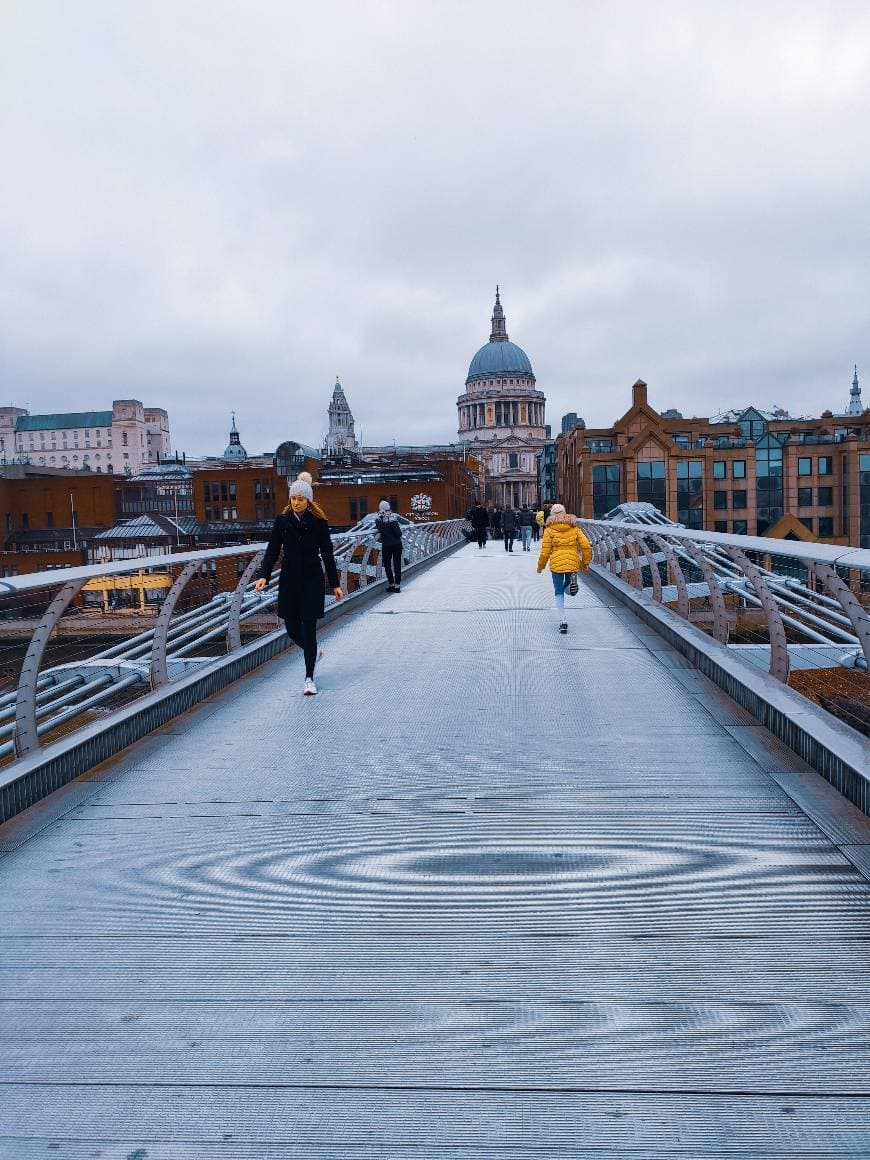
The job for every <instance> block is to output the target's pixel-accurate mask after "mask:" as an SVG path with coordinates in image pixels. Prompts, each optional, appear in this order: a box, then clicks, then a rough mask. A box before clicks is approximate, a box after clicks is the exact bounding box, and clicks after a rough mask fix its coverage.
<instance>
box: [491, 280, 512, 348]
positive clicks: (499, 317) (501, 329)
mask: <svg viewBox="0 0 870 1160" xmlns="http://www.w3.org/2000/svg"><path fill="white" fill-rule="evenodd" d="M489 341H490V342H507V341H508V334H507V324H506V323H505V317H504V310H502V306H501V298H499V294H498V286H496V288H495V306H493V308H492V330H491V332H490V335H489Z"/></svg>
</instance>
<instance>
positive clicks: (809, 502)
mask: <svg viewBox="0 0 870 1160" xmlns="http://www.w3.org/2000/svg"><path fill="white" fill-rule="evenodd" d="M812 506H813V489H812V488H811V487H799V488H798V507H812Z"/></svg>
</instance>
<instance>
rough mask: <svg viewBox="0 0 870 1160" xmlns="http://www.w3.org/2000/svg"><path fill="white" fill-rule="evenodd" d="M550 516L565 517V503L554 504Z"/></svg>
mask: <svg viewBox="0 0 870 1160" xmlns="http://www.w3.org/2000/svg"><path fill="white" fill-rule="evenodd" d="M550 515H551V516H563V515H565V505H564V504H563V503H554V504H553V506H552V507H551V508H550Z"/></svg>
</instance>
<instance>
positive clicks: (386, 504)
mask: <svg viewBox="0 0 870 1160" xmlns="http://www.w3.org/2000/svg"><path fill="white" fill-rule="evenodd" d="M389 510H390V501H389V500H386V499H382V500H381V502H380V503H379V504H378V511H379V512H388V511H389Z"/></svg>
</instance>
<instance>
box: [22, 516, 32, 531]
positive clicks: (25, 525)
mask: <svg viewBox="0 0 870 1160" xmlns="http://www.w3.org/2000/svg"><path fill="white" fill-rule="evenodd" d="M21 527H22V529H23V530H24V531H27V529H28V528H29V527H30V516H29V515H28V514H27V512H22V513H21Z"/></svg>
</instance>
